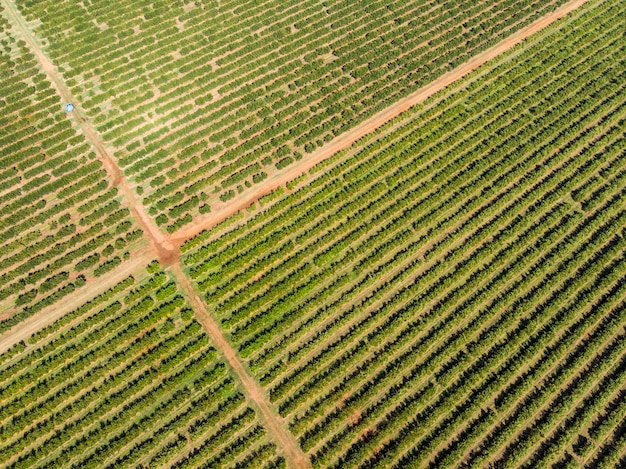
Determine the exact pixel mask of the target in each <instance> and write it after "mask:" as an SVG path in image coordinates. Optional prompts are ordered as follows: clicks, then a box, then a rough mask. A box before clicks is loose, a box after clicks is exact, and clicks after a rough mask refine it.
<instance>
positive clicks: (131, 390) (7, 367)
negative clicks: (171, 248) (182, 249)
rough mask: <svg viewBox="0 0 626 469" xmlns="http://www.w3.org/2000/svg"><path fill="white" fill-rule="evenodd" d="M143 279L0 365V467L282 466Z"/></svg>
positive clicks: (180, 317) (166, 289)
mask: <svg viewBox="0 0 626 469" xmlns="http://www.w3.org/2000/svg"><path fill="white" fill-rule="evenodd" d="M150 270H151V271H152V272H153V273H152V274H151V275H149V276H148V278H147V279H146V280H145V281H143V282H141V283H140V284H136V282H135V280H134V279H133V277H129V278H127V279H126V280H124V281H123V282H121V283H120V284H118V285H116V286H115V287H114V288H113V289H111V290H109V291H107V292H105V293H103V294H102V295H100V296H99V297H97V298H95V299H93V300H92V301H90V302H89V303H86V304H85V305H83V306H81V307H80V308H79V309H77V310H75V311H73V312H71V313H69V314H68V315H66V316H64V317H63V318H62V319H61V320H59V321H57V322H56V323H54V324H52V325H51V326H48V327H47V328H45V329H43V330H42V331H40V332H39V333H37V334H36V335H35V336H33V337H32V338H31V340H29V343H28V345H26V346H25V345H24V344H18V345H17V346H15V348H14V350H16V351H17V352H14V350H10V351H8V352H7V353H5V354H3V355H2V356H0V465H2V466H3V467H10V468H20V467H23V468H36V467H41V468H44V467H45V468H52V467H62V468H64V469H67V468H73V467H76V468H88V467H94V468H98V469H101V468H105V467H111V468H112V467H122V466H123V467H129V466H133V467H136V466H139V467H148V466H149V467H161V466H164V465H169V466H171V467H180V468H182V467H196V466H197V464H198V462H202V463H205V464H209V465H211V464H212V465H216V464H219V465H220V466H221V467H224V465H230V466H236V467H246V466H255V467H260V466H262V465H265V466H267V467H274V466H276V465H280V464H281V461H282V460H281V459H280V458H278V457H277V456H276V454H275V447H274V445H273V444H271V443H270V442H269V441H268V439H267V436H266V434H265V430H264V429H263V427H262V426H261V424H260V423H259V419H258V418H257V416H256V414H255V412H254V411H253V410H252V409H251V408H250V407H249V406H248V403H247V401H246V398H245V397H244V396H243V394H242V393H241V392H240V391H239V389H238V384H237V383H236V381H235V380H234V379H233V378H232V377H231V374H230V371H229V369H228V367H227V365H226V364H225V363H224V362H223V361H222V360H221V359H220V358H219V357H218V355H217V352H216V350H215V349H214V347H213V346H212V345H211V342H210V340H209V338H208V337H207V335H206V333H205V332H204V331H203V329H202V327H201V326H200V325H199V324H198V323H197V322H196V321H195V320H194V319H192V318H191V316H190V315H189V314H188V313H189V306H188V305H187V303H186V301H185V300H184V298H183V297H182V296H181V295H180V293H178V290H177V287H176V285H175V284H174V283H173V282H172V280H171V279H169V278H168V275H167V274H166V273H164V272H163V271H160V270H155V265H154V264H151V265H150Z"/></svg>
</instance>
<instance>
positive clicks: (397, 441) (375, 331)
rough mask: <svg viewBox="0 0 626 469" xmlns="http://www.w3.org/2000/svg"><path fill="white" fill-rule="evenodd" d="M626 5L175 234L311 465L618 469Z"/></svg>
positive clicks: (613, 2)
mask: <svg viewBox="0 0 626 469" xmlns="http://www.w3.org/2000/svg"><path fill="white" fill-rule="evenodd" d="M625 15H626V4H624V2H621V1H618V0H607V1H592V2H589V3H588V4H586V5H585V6H584V7H583V8H582V10H581V11H577V12H576V13H575V14H574V15H571V16H570V17H569V18H568V19H567V21H563V22H562V23H560V24H559V25H558V27H551V28H549V30H547V31H545V32H542V33H541V34H540V35H539V37H534V38H531V40H530V42H529V43H527V44H523V45H522V47H518V48H517V49H516V50H514V51H512V52H510V53H507V54H505V55H504V56H503V57H501V58H499V59H497V60H496V61H494V63H492V64H490V66H489V67H483V68H481V69H480V70H478V71H477V72H475V73H473V74H472V75H471V76H470V77H468V78H467V79H465V80H463V81H462V82H461V83H457V84H455V85H454V86H453V87H452V89H451V90H449V91H446V92H443V93H440V94H439V95H438V96H436V97H434V98H433V99H431V100H429V101H427V102H426V103H424V104H423V105H420V106H417V107H416V108H414V109H413V110H412V111H410V113H409V114H408V115H405V116H402V117H401V118H399V119H397V120H396V121H395V122H392V123H390V124H389V125H387V126H385V127H384V128H383V129H380V130H379V131H378V133H377V134H376V135H374V136H370V137H368V138H365V139H364V141H363V142H360V143H359V144H357V146H355V148H354V149H352V153H354V154H351V153H348V152H342V153H340V154H338V155H337V156H336V157H334V158H332V159H331V160H328V161H327V162H325V163H323V164H322V165H320V167H319V168H317V169H315V168H314V170H312V171H311V173H310V175H309V176H307V177H304V178H302V179H303V180H304V179H307V178H308V180H307V183H306V185H303V184H302V181H296V182H294V183H293V184H292V185H290V189H291V190H292V191H293V193H291V194H284V193H283V195H281V193H280V192H278V193H276V194H274V195H272V196H271V197H268V198H266V199H265V200H264V201H262V203H261V210H260V211H259V213H257V214H256V215H254V214H253V215H248V216H245V215H239V216H238V217H237V218H234V219H232V220H229V221H227V222H225V223H224V224H222V225H220V226H218V227H216V228H214V229H212V230H211V231H208V232H206V233H204V234H202V235H200V236H198V237H196V238H195V239H193V240H191V241H190V242H188V243H187V244H186V245H185V246H183V252H184V257H183V260H184V262H185V263H186V265H187V266H188V271H189V274H190V275H191V276H192V278H193V279H194V281H195V284H196V286H197V289H198V290H199V291H200V292H201V293H202V294H203V295H204V298H205V301H206V304H207V305H208V307H209V308H211V309H212V311H213V312H214V314H215V315H216V316H217V317H218V319H219V320H220V321H221V324H222V326H223V328H224V329H225V330H226V331H227V333H228V334H229V336H230V339H231V341H232V343H233V344H235V346H237V347H238V349H239V353H240V354H241V356H242V357H243V358H244V359H245V360H246V362H247V364H248V366H249V368H250V369H251V370H252V372H253V373H254V374H255V375H256V376H257V378H258V379H259V381H260V382H261V384H262V385H263V386H264V387H265V388H266V389H267V391H268V392H269V395H270V397H271V399H272V401H273V402H274V403H275V404H276V405H277V406H278V408H279V411H280V413H281V415H282V416H283V417H285V418H286V419H287V421H288V422H289V425H290V429H291V431H292V432H293V433H294V435H295V436H296V437H297V438H298V439H299V441H300V444H301V446H302V448H303V449H304V450H305V451H307V453H308V454H309V455H310V457H311V460H312V462H313V463H314V465H315V466H317V467H341V468H346V467H356V466H367V467H390V466H395V467H403V468H404V467H410V466H413V465H415V466H423V465H427V464H428V465H432V466H435V467H448V466H451V465H455V464H458V463H459V462H461V461H463V462H465V463H467V464H468V465H470V466H472V467H487V466H489V465H495V466H497V467H522V466H523V465H525V466H527V467H537V466H549V465H551V464H558V465H574V466H576V465H583V464H585V465H590V466H599V467H615V466H618V465H620V464H621V465H622V466H623V465H625V464H626V442H625V441H624V428H623V425H624V417H625V416H626V407H625V406H624V388H625V385H626V373H625V370H626V369H625V365H626V332H625V330H626V329H625V327H624V326H625V325H626V240H625V239H624V237H625V236H626V164H625V163H626V134H625V133H624V128H625V125H624V124H625V119H626V108H625V105H626V83H625V82H624V80H623V71H624V70H625V69H626V54H625V53H624V52H625V50H624V47H625V45H624V41H623V37H624V35H625V34H626V23H624V21H623V18H624V17H625Z"/></svg>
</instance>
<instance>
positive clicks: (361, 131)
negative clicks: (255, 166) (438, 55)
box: [172, 0, 587, 246]
mask: <svg viewBox="0 0 626 469" xmlns="http://www.w3.org/2000/svg"><path fill="white" fill-rule="evenodd" d="M586 2H587V0H572V1H570V2H568V3H566V4H564V5H562V6H561V7H559V8H557V9H556V10H554V11H553V12H552V13H550V14H548V15H546V16H543V17H541V18H539V19H538V20H536V21H534V22H533V23H531V24H529V25H528V26H526V27H524V28H522V29H520V30H519V31H517V32H515V33H513V34H511V35H510V36H508V37H507V38H505V39H503V40H502V41H500V42H499V43H498V44H496V45H495V46H493V47H491V48H489V49H487V50H485V51H483V52H481V53H480V54H478V55H476V56H474V57H472V58H471V59H470V60H468V61H467V62H465V63H463V64H461V65H459V66H458V67H457V68H455V69H454V70H451V71H449V72H447V73H445V74H443V75H441V76H440V77H439V78H437V79H436V80H434V81H432V82H430V83H429V84H428V85H426V86H423V87H422V88H420V89H418V90H417V91H415V92H413V93H411V94H410V95H408V96H407V97H406V98H403V99H401V100H399V101H397V102H395V103H394V104H393V105H391V106H389V107H388V108H387V109H383V110H382V111H380V112H379V113H377V114H375V115H373V116H372V117H370V118H369V119H367V120H365V121H364V122H362V123H361V124H359V125H357V126H356V127H354V128H353V129H351V130H349V131H348V132H345V133H343V134H341V135H340V136H338V137H336V138H335V139H333V140H331V141H330V142H329V143H328V144H327V145H324V146H323V147H321V148H319V149H318V150H316V151H314V152H313V153H311V154H310V155H305V156H303V158H302V159H301V160H300V161H297V162H295V163H292V164H291V165H290V166H289V168H288V169H287V170H285V171H284V172H280V173H277V174H275V175H274V176H273V177H270V178H268V179H266V180H265V181H263V182H261V183H260V184H257V185H255V186H253V187H252V188H251V189H250V190H249V191H246V192H244V193H243V194H242V195H241V197H238V198H236V199H234V200H233V201H231V202H228V203H220V204H215V206H214V207H212V211H211V213H210V214H208V215H205V216H203V217H199V218H198V219H197V221H195V223H193V224H191V225H189V226H188V227H185V228H182V229H180V230H179V231H177V232H176V233H174V235H173V236H172V240H173V241H174V243H175V244H176V245H178V246H180V245H181V244H183V243H184V242H185V241H187V240H189V239H191V238H193V237H194V236H196V235H198V234H200V233H201V232H202V231H205V230H208V229H210V228H212V227H214V226H215V225H217V224H219V223H221V222H222V221H224V220H226V219H227V218H228V217H230V216H232V215H234V214H235V213H237V212H239V211H241V210H243V209H245V208H247V207H249V206H250V205H252V204H253V203H254V202H256V201H257V200H259V199H260V198H261V197H263V196H264V195H267V194H269V193H270V192H272V191H273V190H275V189H277V188H278V187H280V186H283V185H285V184H286V183H287V182H289V181H291V180H293V179H295V178H297V177H298V176H301V175H302V174H304V173H306V172H307V171H309V170H310V169H311V168H312V167H313V166H315V165H316V164H317V163H319V162H321V161H323V160H325V159H327V158H330V157H331V156H332V155H334V154H335V153H337V152H339V151H341V150H345V149H346V148H349V147H350V146H352V145H353V144H354V143H355V142H356V141H358V140H359V139H361V138H362V137H364V136H365V135H367V134H369V133H371V132H373V131H375V130H376V129H378V128H379V127H381V126H382V125H384V124H385V123H387V122H389V121H390V120H392V119H394V118H396V117H398V116H399V115H400V114H402V113H403V112H405V111H407V110H409V109H410V108H411V107H413V106H415V105H416V104H419V103H421V102H423V101H425V100H426V99H428V98H430V97H431V96H433V95H434V94H436V93H438V92H439V91H441V90H443V89H444V88H446V87H447V86H448V85H450V84H452V83H454V82H455V81H457V80H459V79H460V78H462V77H464V76H465V75H467V74H469V73H471V72H473V71H474V70H476V69H477V68H479V67H480V66H481V65H484V64H485V63H486V62H488V61H489V60H492V59H494V58H496V57H497V56H498V55H500V54H502V53H504V52H506V51H507V50H509V49H511V48H513V47H515V46H516V45H517V44H519V43H520V42H522V41H523V40H524V39H526V38H527V37H529V36H531V35H533V34H535V33H536V32H538V31H540V30H542V29H544V28H546V27H547V26H549V25H551V24H552V23H554V22H555V21H557V20H559V19H560V18H563V17H564V16H565V15H567V14H568V13H570V12H572V11H574V10H575V9H576V8H578V7H580V6H581V5H583V4H584V3H586Z"/></svg>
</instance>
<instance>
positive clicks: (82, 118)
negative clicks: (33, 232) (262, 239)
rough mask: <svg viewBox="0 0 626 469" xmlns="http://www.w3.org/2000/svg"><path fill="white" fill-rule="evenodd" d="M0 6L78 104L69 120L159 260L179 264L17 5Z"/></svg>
mask: <svg viewBox="0 0 626 469" xmlns="http://www.w3.org/2000/svg"><path fill="white" fill-rule="evenodd" d="M0 4H1V5H2V6H3V8H4V10H5V11H6V14H7V18H8V20H9V22H10V23H11V25H12V28H11V32H12V33H13V34H15V35H16V36H18V37H19V38H21V39H23V40H24V41H25V42H26V44H27V45H28V48H29V49H30V51H31V52H32V53H33V54H34V55H35V59H36V60H37V62H38V63H39V64H40V65H41V68H42V70H43V71H44V72H45V74H46V75H47V76H48V80H49V82H50V84H51V85H52V86H53V88H54V89H55V90H56V92H57V93H58V95H59V96H60V97H61V100H62V102H64V103H73V104H74V106H75V109H74V111H73V112H72V113H71V114H70V115H69V116H68V118H70V119H72V120H74V121H75V122H76V123H77V124H78V125H79V126H80V129H81V131H82V133H83V135H84V137H85V139H86V140H87V141H89V142H90V143H91V144H92V145H93V147H94V150H95V152H96V155H97V157H98V159H99V160H100V161H101V162H102V165H103V166H104V168H105V169H106V171H107V174H108V175H109V178H110V180H111V183H112V185H113V186H117V188H118V189H119V190H120V192H121V195H122V203H124V204H125V205H126V206H127V207H128V208H129V209H130V211H131V212H132V214H133V215H134V217H135V219H136V220H137V221H138V223H139V225H140V226H141V228H142V230H143V232H144V236H145V237H146V238H148V240H149V241H150V244H151V246H152V247H153V249H154V251H155V257H158V259H159V260H160V261H161V263H162V264H165V265H170V264H172V263H174V262H176V261H177V260H178V250H177V249H176V247H175V246H174V244H173V243H172V241H171V239H170V237H169V235H166V234H164V233H162V232H161V230H159V228H158V227H157V226H156V224H155V223H154V221H153V220H152V218H151V217H150V216H149V215H148V213H147V212H146V208H145V207H144V206H143V205H142V203H141V201H140V200H139V197H138V196H137V195H136V193H135V191H134V190H133V189H132V187H131V186H130V184H129V183H128V180H127V179H126V178H125V177H124V174H123V173H122V170H121V169H120V168H119V166H118V165H117V162H116V161H115V159H114V158H113V157H112V156H111V155H110V154H109V152H108V151H107V149H106V147H105V145H104V142H103V141H102V139H101V138H100V135H99V134H98V132H97V131H96V129H95V128H94V127H93V126H92V125H91V123H90V122H89V120H88V118H87V116H86V115H85V114H84V112H83V111H82V109H81V107H80V103H78V102H77V101H76V100H75V99H74V96H73V95H72V92H71V91H70V89H69V88H68V86H67V85H66V84H65V81H64V79H63V77H62V76H61V75H60V74H59V72H58V70H57V69H56V67H55V66H54V63H52V61H51V60H50V59H49V58H48V56H47V55H46V54H45V52H44V51H43V48H42V46H41V44H40V42H39V40H38V39H37V37H36V36H35V35H34V34H33V33H32V31H31V30H30V28H29V27H28V25H27V23H26V21H25V19H24V17H23V16H22V15H21V13H20V12H19V10H18V9H17V7H16V6H15V3H14V2H11V1H10V0H0ZM59 112H61V107H59Z"/></svg>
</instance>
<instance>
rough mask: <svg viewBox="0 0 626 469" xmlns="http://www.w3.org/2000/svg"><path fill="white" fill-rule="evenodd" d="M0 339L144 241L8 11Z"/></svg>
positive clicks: (2, 45) (0, 35)
mask: <svg viewBox="0 0 626 469" xmlns="http://www.w3.org/2000/svg"><path fill="white" fill-rule="evenodd" d="M0 77H2V79H1V80H0V108H1V110H2V111H1V112H0V333H2V332H5V331H6V330H7V329H9V328H10V327H12V326H14V325H15V324H17V323H19V322H20V321H22V320H23V319H25V318H27V317H29V316H31V315H33V314H35V313H37V312H39V311H41V310H42V309H44V308H47V307H50V306H52V305H56V304H59V301H60V300H61V299H62V298H67V297H68V296H69V295H72V294H74V292H75V291H76V290H77V289H79V288H81V287H82V286H83V285H85V284H86V283H87V284H89V283H90V282H94V277H101V276H102V275H105V274H106V273H107V272H109V271H111V270H113V269H114V268H115V267H117V266H118V265H119V264H120V263H122V261H124V260H125V259H128V258H129V257H130V252H131V250H133V249H134V248H135V247H137V246H138V245H139V244H140V243H141V242H142V241H141V240H140V239H141V237H142V232H141V230H140V229H139V228H138V226H137V225H136V224H135V223H133V222H132V221H131V219H130V216H129V215H130V214H129V211H128V209H126V208H125V207H123V206H122V204H121V202H120V198H119V196H118V193H117V189H116V188H115V187H112V186H111V184H110V183H109V182H108V181H107V177H106V171H105V170H104V169H103V167H102V164H101V163H100V162H99V161H98V160H97V159H96V157H95V155H94V153H93V151H92V150H91V148H90V146H89V145H88V144H87V143H86V142H85V140H84V137H83V136H82V135H80V134H79V132H78V131H77V129H76V128H75V126H73V121H72V119H73V117H72V116H71V115H66V114H65V113H64V112H63V107H62V105H63V103H62V102H61V101H60V99H59V97H58V95H57V94H56V92H55V90H54V89H53V88H52V87H51V86H50V84H49V82H48V81H47V78H46V75H45V74H44V73H43V72H42V71H41V70H40V69H38V67H37V62H36V60H35V58H34V57H33V55H32V54H31V53H30V52H29V51H28V49H27V48H26V45H25V44H24V42H23V41H20V40H18V39H17V38H16V36H15V35H14V31H13V30H12V29H11V28H10V27H9V25H8V23H7V22H6V20H5V18H4V16H3V11H2V9H1V8H0Z"/></svg>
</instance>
